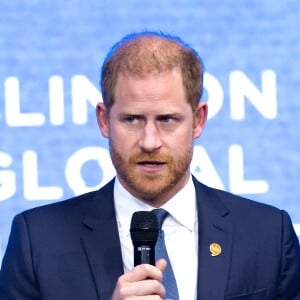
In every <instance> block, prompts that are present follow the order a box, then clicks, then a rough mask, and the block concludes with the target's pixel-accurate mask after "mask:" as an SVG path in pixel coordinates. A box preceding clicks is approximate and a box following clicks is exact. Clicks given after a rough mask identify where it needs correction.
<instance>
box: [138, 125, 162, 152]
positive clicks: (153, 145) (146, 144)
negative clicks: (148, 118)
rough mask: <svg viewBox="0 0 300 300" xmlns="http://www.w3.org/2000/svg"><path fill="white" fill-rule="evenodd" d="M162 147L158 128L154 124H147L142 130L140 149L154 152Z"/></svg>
mask: <svg viewBox="0 0 300 300" xmlns="http://www.w3.org/2000/svg"><path fill="white" fill-rule="evenodd" d="M161 145H162V142H161V137H160V133H159V130H158V128H157V127H156V125H155V124H154V123H152V122H147V123H146V124H145V126H144V128H143V130H142V134H141V137H140V141H139V146H140V148H141V149H142V150H143V151H145V152H153V151H155V150H157V149H159V148H160V147H161Z"/></svg>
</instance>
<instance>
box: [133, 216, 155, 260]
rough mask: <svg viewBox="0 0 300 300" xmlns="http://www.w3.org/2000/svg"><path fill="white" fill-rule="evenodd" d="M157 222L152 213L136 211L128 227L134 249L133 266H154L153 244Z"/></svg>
mask: <svg viewBox="0 0 300 300" xmlns="http://www.w3.org/2000/svg"><path fill="white" fill-rule="evenodd" d="M158 232H159V227H158V222H157V219H156V216H155V214H154V213H153V212H152V211H136V212H135V213H133V215H132V218H131V225H130V235H131V239H132V243H133V247H134V266H137V265H140V264H150V265H155V244H156V241H157V238H158Z"/></svg>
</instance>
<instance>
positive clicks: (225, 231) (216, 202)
mask: <svg viewBox="0 0 300 300" xmlns="http://www.w3.org/2000/svg"><path fill="white" fill-rule="evenodd" d="M195 186H196V193H197V203H198V223H199V228H198V240H199V242H198V245H199V249H198V251H199V253H198V296H197V299H211V300H214V299H224V296H225V290H226V285H227V277H228V271H229V265H230V257H231V244H232V230H231V223H230V222H229V218H228V214H229V211H228V210H227V209H226V207H225V206H224V205H223V202H222V200H220V199H218V196H217V193H214V192H213V190H212V189H210V188H208V187H206V186H204V185H202V184H201V183H199V182H195ZM212 244H216V245H215V247H214V249H216V250H217V251H216V252H214V249H210V246H211V245H212ZM218 246H219V247H220V248H218Z"/></svg>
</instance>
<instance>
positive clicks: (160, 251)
mask: <svg viewBox="0 0 300 300" xmlns="http://www.w3.org/2000/svg"><path fill="white" fill-rule="evenodd" d="M153 212H154V214H155V215H156V218H157V221H158V226H159V229H160V230H159V235H158V239H157V242H156V245H155V260H158V259H160V258H164V259H165V260H166V261H167V267H166V269H165V271H164V273H163V281H162V283H163V286H164V287H165V289H166V295H165V299H172V300H179V296H178V289H177V284H176V279H175V276H174V272H173V269H172V266H171V263H170V260H169V256H168V252H167V248H166V244H165V237H164V232H163V230H162V224H163V222H164V220H165V218H166V217H167V215H168V214H169V213H168V212H167V211H166V210H164V209H162V208H159V209H154V210H153Z"/></svg>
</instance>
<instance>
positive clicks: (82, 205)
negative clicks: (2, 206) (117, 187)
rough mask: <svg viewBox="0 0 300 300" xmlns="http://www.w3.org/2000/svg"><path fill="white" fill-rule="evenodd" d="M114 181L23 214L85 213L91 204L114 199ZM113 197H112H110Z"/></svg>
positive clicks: (28, 215)
mask: <svg viewBox="0 0 300 300" xmlns="http://www.w3.org/2000/svg"><path fill="white" fill-rule="evenodd" d="M113 183H114V180H112V181H110V182H109V183H107V184H106V185H104V186H103V187H102V188H100V189H99V190H95V191H91V192H87V193H84V194H81V195H77V196H74V197H72V198H69V199H66V200H62V201H58V202H55V203H50V204H46V205H42V206H38V207H34V208H31V209H28V210H25V211H23V212H22V213H21V214H20V215H22V216H23V217H24V218H25V219H27V218H37V217H41V218H44V217H47V216H53V217H54V216H59V215H65V216H74V217H75V216H76V215H84V214H86V211H87V210H89V209H91V206H92V207H93V206H95V205H97V206H101V205H102V204H103V203H104V202H106V201H113ZM109 197H111V199H109Z"/></svg>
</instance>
